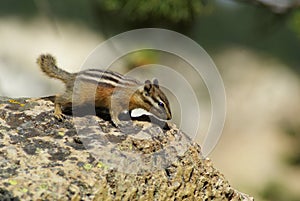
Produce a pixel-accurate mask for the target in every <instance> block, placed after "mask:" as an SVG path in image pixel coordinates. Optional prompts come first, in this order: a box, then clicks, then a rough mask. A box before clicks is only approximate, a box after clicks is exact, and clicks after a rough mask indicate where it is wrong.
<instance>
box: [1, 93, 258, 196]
mask: <svg viewBox="0 0 300 201" xmlns="http://www.w3.org/2000/svg"><path fill="white" fill-rule="evenodd" d="M52 113H53V103H52V102H51V101H49V100H45V99H35V100H33V99H25V98H24V99H9V98H5V97H2V98H0V200H1V201H2V200H73V201H77V200H78V201H79V200H253V198H251V197H249V196H247V195H245V194H243V193H240V192H238V191H236V190H235V189H233V188H232V187H231V186H230V185H229V183H228V181H227V180H226V179H225V178H224V176H223V175H222V174H221V173H220V172H218V171H217V170H216V169H215V168H214V167H213V165H212V162H211V161H210V160H209V159H208V158H203V157H202V156H201V150H200V147H199V146H198V145H197V144H195V143H193V142H192V141H191V140H190V139H189V138H188V137H187V136H186V135H185V134H184V133H182V132H181V131H180V130H178V129H177V128H176V126H175V125H173V124H168V125H164V124H159V123H154V124H152V123H150V122H147V121H133V122H132V123H131V125H129V128H127V127H124V128H120V129H117V128H115V127H113V126H112V125H111V123H110V121H107V119H106V120H104V119H105V118H104V119H102V118H99V117H98V116H95V115H85V116H78V117H75V118H72V116H67V117H66V119H65V120H64V121H63V122H58V121H57V120H55V119H54V118H53V116H52Z"/></svg>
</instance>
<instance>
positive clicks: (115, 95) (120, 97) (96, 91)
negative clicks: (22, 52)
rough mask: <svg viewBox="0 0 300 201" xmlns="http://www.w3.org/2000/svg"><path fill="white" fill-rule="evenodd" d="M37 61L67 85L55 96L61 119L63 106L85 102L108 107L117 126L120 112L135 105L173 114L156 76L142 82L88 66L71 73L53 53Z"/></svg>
mask: <svg viewBox="0 0 300 201" xmlns="http://www.w3.org/2000/svg"><path fill="white" fill-rule="evenodd" d="M37 63H38V64H39V66H40V68H41V69H42V71H43V72H44V73H45V74H46V75H48V76H49V77H52V78H56V79H59V80H61V81H63V82H64V83H65V85H66V91H65V93H64V94H62V95H57V96H56V97H55V109H54V116H55V117H56V118H58V119H63V114H62V110H61V106H64V107H66V106H67V107H71V106H80V105H84V104H95V107H101V108H105V109H108V110H109V111H110V115H111V118H112V121H113V122H114V124H115V125H116V126H117V125H118V124H120V121H119V119H118V116H119V114H120V113H121V112H124V111H132V110H133V109H136V108H142V109H144V110H146V111H148V112H150V113H152V114H154V115H155V116H157V117H158V118H160V119H164V120H169V119H171V118H172V115H171V111H170V105H169V101H168V99H167V97H166V96H165V94H164V93H163V92H162V91H161V89H160V88H159V84H158V81H157V79H154V80H153V82H151V81H149V80H146V81H145V83H144V84H142V83H140V82H139V81H137V80H135V79H133V78H129V77H126V76H123V75H121V74H118V73H115V72H112V71H103V70H98V69H89V70H84V71H80V72H78V73H69V72H66V71H64V70H62V69H60V68H58V67H57V65H56V60H55V58H54V57H53V56H52V55H50V54H46V55H40V56H39V58H38V59H37Z"/></svg>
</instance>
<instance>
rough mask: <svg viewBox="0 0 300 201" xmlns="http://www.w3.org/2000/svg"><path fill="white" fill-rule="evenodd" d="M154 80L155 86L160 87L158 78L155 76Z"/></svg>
mask: <svg viewBox="0 0 300 201" xmlns="http://www.w3.org/2000/svg"><path fill="white" fill-rule="evenodd" d="M152 82H153V84H154V86H156V87H157V88H159V84H158V79H156V78H154V79H153V81H152Z"/></svg>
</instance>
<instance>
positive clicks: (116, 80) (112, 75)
mask: <svg viewBox="0 0 300 201" xmlns="http://www.w3.org/2000/svg"><path fill="white" fill-rule="evenodd" d="M76 79H78V80H79V81H86V82H91V83H95V84H98V85H106V86H109V87H113V88H115V87H128V86H137V85H141V84H142V83H141V82H139V81H138V80H136V79H133V78H130V77H127V76H123V75H121V74H119V73H117V72H112V71H106V70H100V69H88V70H84V71H80V72H79V73H77V74H76Z"/></svg>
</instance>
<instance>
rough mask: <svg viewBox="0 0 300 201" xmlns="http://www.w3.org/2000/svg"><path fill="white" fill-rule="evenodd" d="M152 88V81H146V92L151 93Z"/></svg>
mask: <svg viewBox="0 0 300 201" xmlns="http://www.w3.org/2000/svg"><path fill="white" fill-rule="evenodd" d="M151 88H152V84H151V81H150V80H146V81H145V85H144V90H145V91H146V92H150V90H151Z"/></svg>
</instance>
